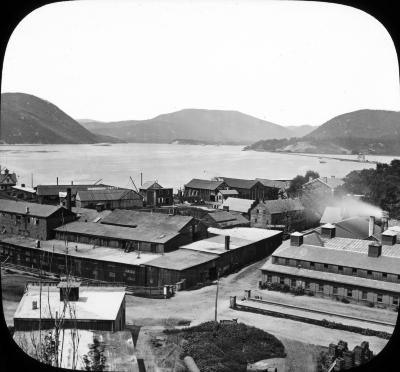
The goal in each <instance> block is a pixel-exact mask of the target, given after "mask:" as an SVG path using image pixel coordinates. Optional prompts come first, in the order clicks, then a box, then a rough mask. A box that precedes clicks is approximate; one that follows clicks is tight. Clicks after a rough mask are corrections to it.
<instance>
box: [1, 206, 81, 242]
mask: <svg viewBox="0 0 400 372" xmlns="http://www.w3.org/2000/svg"><path fill="white" fill-rule="evenodd" d="M75 218H76V215H75V213H73V212H71V211H70V210H68V209H67V208H64V207H61V206H53V205H42V204H37V203H28V202H24V201H14V200H4V199H0V229H1V230H0V233H1V234H16V235H22V236H26V237H28V236H29V237H32V238H36V239H41V240H46V239H50V238H52V237H53V236H54V232H53V229H54V228H56V227H58V226H61V225H62V224H64V223H67V222H71V221H74V220H75Z"/></svg>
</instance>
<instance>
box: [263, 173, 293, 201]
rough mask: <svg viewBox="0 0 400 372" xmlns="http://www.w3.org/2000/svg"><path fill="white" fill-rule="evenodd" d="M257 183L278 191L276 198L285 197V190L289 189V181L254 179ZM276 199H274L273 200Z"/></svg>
mask: <svg viewBox="0 0 400 372" xmlns="http://www.w3.org/2000/svg"><path fill="white" fill-rule="evenodd" d="M256 180H257V181H260V182H261V183H262V184H263V185H264V186H265V187H269V188H273V189H278V196H280V197H286V196H287V194H286V190H287V189H288V188H289V187H290V182H291V180H270V179H266V178H256ZM273 199H276V198H273Z"/></svg>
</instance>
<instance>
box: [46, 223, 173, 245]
mask: <svg viewBox="0 0 400 372" xmlns="http://www.w3.org/2000/svg"><path fill="white" fill-rule="evenodd" d="M54 230H55V231H59V232H70V233H74V234H81V235H86V236H92V237H94V238H96V237H104V238H112V239H120V240H131V241H141V242H150V243H161V244H163V243H166V242H168V241H169V240H171V239H172V238H174V237H175V236H177V235H179V232H177V231H176V230H169V231H166V229H159V228H157V227H156V226H138V227H135V228H132V227H126V226H115V225H106V224H102V223H96V222H79V221H77V222H71V223H68V224H66V225H63V226H60V227H58V228H56V229H54Z"/></svg>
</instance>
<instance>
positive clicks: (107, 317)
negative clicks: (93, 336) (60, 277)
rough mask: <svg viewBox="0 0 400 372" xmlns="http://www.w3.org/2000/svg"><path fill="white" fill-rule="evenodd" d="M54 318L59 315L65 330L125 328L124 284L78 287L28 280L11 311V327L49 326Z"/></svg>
mask: <svg viewBox="0 0 400 372" xmlns="http://www.w3.org/2000/svg"><path fill="white" fill-rule="evenodd" d="M40 306H41V308H40ZM65 306H66V307H67V308H66V309H65V310H64V307H65ZM56 317H57V319H60V317H62V318H63V328H67V329H68V328H77V329H90V330H102V331H112V332H115V331H121V330H123V329H124V328H125V287H105V286H101V287H100V286H80V283H79V282H72V281H61V282H59V283H57V282H54V283H48V284H47V285H46V284H43V285H40V283H30V284H29V283H28V285H27V288H26V291H25V293H24V295H23V297H22V299H21V301H20V303H19V305H18V307H17V310H16V311H15V314H14V329H15V330H16V331H28V330H38V329H39V324H40V326H41V328H42V329H50V328H53V327H54V323H55V318H56Z"/></svg>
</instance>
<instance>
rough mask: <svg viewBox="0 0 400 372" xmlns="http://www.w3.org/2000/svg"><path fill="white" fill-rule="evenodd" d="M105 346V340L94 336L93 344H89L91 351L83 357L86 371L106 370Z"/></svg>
mask: <svg viewBox="0 0 400 372" xmlns="http://www.w3.org/2000/svg"><path fill="white" fill-rule="evenodd" d="M104 348H105V347H104V342H101V341H99V339H98V338H97V337H96V336H93V344H91V345H90V346H89V349H90V351H89V352H88V353H87V354H85V355H84V356H83V357H82V359H83V363H84V368H85V370H86V371H104V369H105V368H106V360H107V358H106V356H105V355H104Z"/></svg>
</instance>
